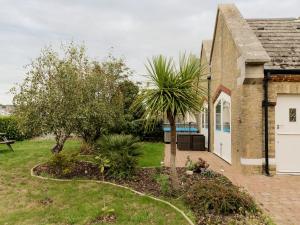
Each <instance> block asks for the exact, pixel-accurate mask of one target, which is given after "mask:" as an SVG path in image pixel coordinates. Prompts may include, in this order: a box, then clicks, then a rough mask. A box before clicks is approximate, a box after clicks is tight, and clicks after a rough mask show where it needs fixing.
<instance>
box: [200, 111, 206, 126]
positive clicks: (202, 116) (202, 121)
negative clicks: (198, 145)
mask: <svg viewBox="0 0 300 225" xmlns="http://www.w3.org/2000/svg"><path fill="white" fill-rule="evenodd" d="M204 124H205V121H204V112H202V113H201V125H202V128H204Z"/></svg>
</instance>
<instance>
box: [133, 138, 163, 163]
mask: <svg viewBox="0 0 300 225" xmlns="http://www.w3.org/2000/svg"><path fill="white" fill-rule="evenodd" d="M142 151H143V155H142V156H141V158H140V161H139V165H140V166H143V167H152V166H160V163H161V161H163V157H164V144H163V143H161V142H157V143H151V142H144V143H143V145H142Z"/></svg>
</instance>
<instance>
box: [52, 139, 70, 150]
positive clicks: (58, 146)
mask: <svg viewBox="0 0 300 225" xmlns="http://www.w3.org/2000/svg"><path fill="white" fill-rule="evenodd" d="M68 137H69V135H57V134H56V137H55V140H56V144H55V145H54V147H53V148H52V149H51V151H52V153H54V154H57V153H60V152H61V151H62V149H63V147H64V144H65V142H66V140H67V139H68Z"/></svg>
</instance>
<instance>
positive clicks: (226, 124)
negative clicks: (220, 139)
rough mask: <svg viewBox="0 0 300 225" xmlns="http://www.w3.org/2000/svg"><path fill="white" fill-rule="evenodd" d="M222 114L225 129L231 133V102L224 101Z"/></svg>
mask: <svg viewBox="0 0 300 225" xmlns="http://www.w3.org/2000/svg"><path fill="white" fill-rule="evenodd" d="M222 116H223V118H222V119H223V131H224V132H227V133H230V102H228V101H225V100H224V101H223V110H222Z"/></svg>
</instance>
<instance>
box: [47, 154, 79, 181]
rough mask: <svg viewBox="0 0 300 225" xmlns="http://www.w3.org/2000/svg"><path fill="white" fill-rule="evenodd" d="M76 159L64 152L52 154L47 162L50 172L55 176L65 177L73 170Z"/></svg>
mask: <svg viewBox="0 0 300 225" xmlns="http://www.w3.org/2000/svg"><path fill="white" fill-rule="evenodd" d="M75 163H76V160H75V159H74V158H73V157H71V156H67V155H65V154H61V153H60V154H53V155H52V156H51V158H50V160H49V161H48V162H47V165H48V166H49V169H50V170H51V171H50V172H51V174H54V175H55V176H57V177H67V176H68V175H69V174H71V173H72V172H73V170H74V169H75V166H76V164H75Z"/></svg>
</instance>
